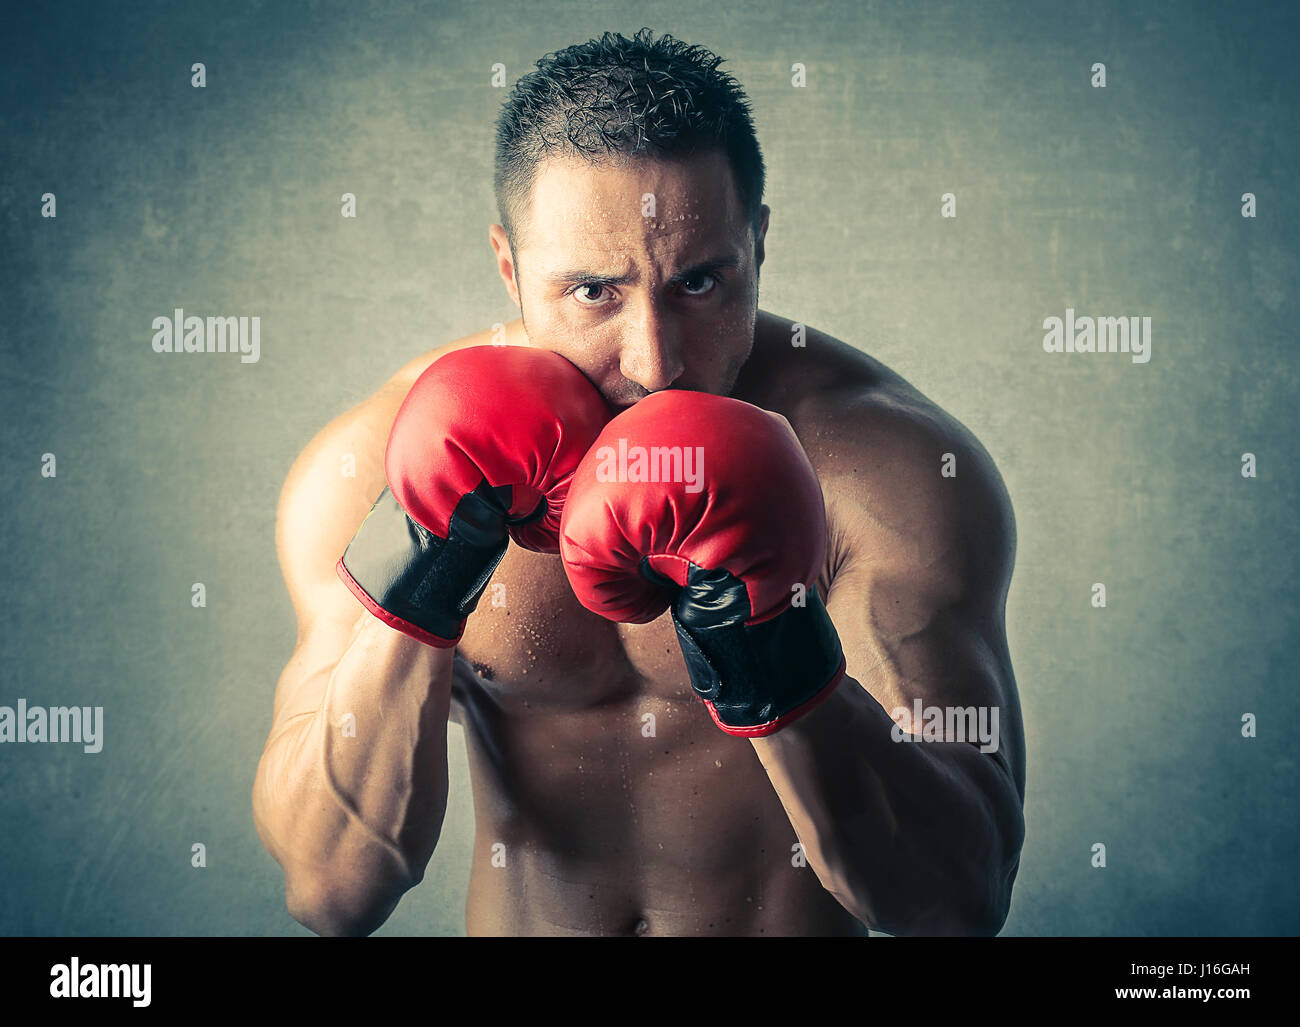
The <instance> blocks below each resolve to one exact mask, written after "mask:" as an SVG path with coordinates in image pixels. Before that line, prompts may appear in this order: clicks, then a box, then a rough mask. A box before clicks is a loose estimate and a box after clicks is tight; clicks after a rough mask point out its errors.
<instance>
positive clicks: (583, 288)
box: [573, 282, 605, 307]
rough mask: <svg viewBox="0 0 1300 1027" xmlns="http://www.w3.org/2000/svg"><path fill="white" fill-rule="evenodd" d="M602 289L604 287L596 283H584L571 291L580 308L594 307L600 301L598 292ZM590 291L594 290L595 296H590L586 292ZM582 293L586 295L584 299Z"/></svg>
mask: <svg viewBox="0 0 1300 1027" xmlns="http://www.w3.org/2000/svg"><path fill="white" fill-rule="evenodd" d="M604 288H605V287H604V286H603V285H600V284H599V283H597V282H584V283H583V284H582V285H580V286H578V287H577V288H576V289H574V290H573V295H574V297H576V298H577V300H578V303H579V305H580V306H584V307H594V306H595V305H596V303H597V302H599V300H600V296H599V293H600V291H601V290H602V289H604ZM591 289H594V290H596V292H597V295H595V296H592V295H591V294H590V293H589V292H588V290H591ZM584 293H586V294H587V295H586V298H585V299H584V298H583V294H584Z"/></svg>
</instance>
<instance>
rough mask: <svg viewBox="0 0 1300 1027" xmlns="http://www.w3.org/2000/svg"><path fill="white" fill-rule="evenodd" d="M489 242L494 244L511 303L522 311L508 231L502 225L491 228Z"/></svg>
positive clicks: (498, 267) (498, 265)
mask: <svg viewBox="0 0 1300 1027" xmlns="http://www.w3.org/2000/svg"><path fill="white" fill-rule="evenodd" d="M488 242H490V243H491V244H492V251H493V252H494V253H495V254H496V261H497V274H499V275H500V276H501V281H502V282H504V283H505V287H506V292H508V293H509V294H510V300H511V302H513V303H514V305H515V306H516V307H519V308H520V309H521V310H522V309H523V307H522V306H521V305H520V302H519V280H518V277H517V276H516V274H515V257H514V254H513V253H512V252H511V251H510V240H509V238H507V236H506V230H505V229H504V228H503V227H502V226H501V225H493V226H491V227H490V228H489V229H488Z"/></svg>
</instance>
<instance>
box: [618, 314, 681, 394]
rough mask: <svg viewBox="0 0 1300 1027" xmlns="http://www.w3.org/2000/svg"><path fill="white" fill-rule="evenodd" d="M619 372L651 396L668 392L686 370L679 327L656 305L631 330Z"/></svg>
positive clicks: (622, 352) (627, 331)
mask: <svg viewBox="0 0 1300 1027" xmlns="http://www.w3.org/2000/svg"><path fill="white" fill-rule="evenodd" d="M619 370H620V371H622V372H623V377H624V378H626V379H628V381H632V382H636V384H637V385H640V386H641V387H642V388H643V389H645V390H646V391H647V392H658V391H659V390H660V389H666V388H668V387H669V386H671V385H672V383H673V382H675V381H676V380H677V379H678V378H680V377H681V375H682V372H683V371H685V370H686V365H685V363H683V361H682V338H681V333H680V331H679V330H678V328H677V324H676V322H675V320H674V319H673V318H672V317H671V316H666V315H665V314H664V312H663V311H662V310H660V309H659V308H658V306H657V305H656V304H654V303H647V304H646V305H645V306H644V307H643V308H642V313H641V317H640V318H639V320H638V321H637V322H636V323H634V324H629V325H628V326H627V329H626V334H625V336H624V338H623V347H622V350H621V351H620V353H619Z"/></svg>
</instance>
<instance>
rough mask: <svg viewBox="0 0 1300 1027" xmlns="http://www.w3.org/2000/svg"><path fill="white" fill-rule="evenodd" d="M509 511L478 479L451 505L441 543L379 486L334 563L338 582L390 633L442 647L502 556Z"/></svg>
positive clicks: (451, 641) (457, 633) (453, 638)
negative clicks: (448, 527)
mask: <svg viewBox="0 0 1300 1027" xmlns="http://www.w3.org/2000/svg"><path fill="white" fill-rule="evenodd" d="M508 509H509V505H508V504H507V505H506V506H504V507H503V506H502V505H501V499H500V497H499V496H498V494H497V490H494V489H492V488H491V487H490V486H488V484H487V482H486V481H485V482H483V483H481V484H480V485H479V487H478V488H477V489H475V490H474V491H473V492H471V493H469V494H467V495H466V496H465V497H464V498H463V499H462V500H461V501H460V503H459V504H458V505H457V507H456V512H455V513H454V514H453V515H452V518H451V531H450V533H449V537H447V538H445V539H444V538H442V537H440V536H438V535H435V534H434V533H433V532H431V531H429V529H427V528H425V527H424V526H423V525H422V524H419V523H417V522H416V521H414V520H413V519H412V518H411V517H410V516H409V515H408V514H407V513H406V511H405V510H404V509H402V506H401V504H399V503H398V502H397V499H396V498H395V497H394V496H393V494H392V492H391V491H390V490H389V489H388V488H385V489H384V491H383V492H382V493H381V494H380V496H379V499H378V500H376V502H375V505H374V506H373V507H372V508H371V510H370V513H369V514H367V515H366V519H365V520H364V521H363V522H362V523H361V527H360V528H359V529H357V533H356V535H355V536H354V537H353V539H352V542H351V543H350V544H349V545H348V548H347V550H346V551H345V552H344V554H343V556H342V558H341V559H340V560H339V562H338V567H337V570H338V574H339V577H340V578H341V579H342V580H343V584H345V585H346V586H347V587H348V588H349V590H351V592H352V594H353V595H355V596H356V597H357V599H359V600H360V601H361V603H362V605H364V606H365V607H366V609H368V610H369V611H370V612H371V613H372V614H374V615H375V616H376V617H378V618H379V619H380V620H382V621H383V622H384V623H385V624H387V625H388V626H389V627H392V628H396V629H397V630H398V631H401V632H404V633H405V634H407V635H410V636H411V637H412V638H416V639H419V640H420V641H421V642H424V643H425V644H426V645H432V646H437V647H438V648H440V649H449V648H451V647H452V646H454V645H455V644H456V643H457V642H458V641H460V637H461V634H462V633H463V632H464V630H465V620H466V618H467V617H469V615H470V614H471V613H473V612H474V609H475V607H477V606H478V601H479V598H480V597H481V596H482V595H483V590H484V589H485V588H487V583H488V581H489V579H490V578H491V577H492V573H493V572H494V571H495V570H496V568H497V565H498V564H499V563H500V562H501V558H502V557H503V556H504V555H505V552H506V547H507V546H508V545H509V538H508V536H507V534H506V527H505V525H506V521H505V515H506V511H507V510H508Z"/></svg>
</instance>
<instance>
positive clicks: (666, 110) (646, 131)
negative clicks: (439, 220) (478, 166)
mask: <svg viewBox="0 0 1300 1027" xmlns="http://www.w3.org/2000/svg"><path fill="white" fill-rule="evenodd" d="M722 63H723V58H721V57H718V56H716V55H715V54H713V53H712V52H710V51H708V50H706V49H704V48H703V47H700V46H689V45H687V44H686V43H683V42H682V41H681V40H678V39H674V38H673V37H672V36H670V35H668V34H667V33H665V34H663V35H661V36H660V37H659V38H658V39H655V38H654V36H653V33H652V32H651V31H650V29H648V28H643V29H641V30H640V31H639V32H637V33H636V35H635V36H634V37H633V38H631V39H628V38H627V37H626V36H623V35H621V34H619V33H616V32H606V33H605V34H604V35H602V36H601V37H600V38H599V39H592V40H591V41H589V42H586V43H580V44H577V45H575V46H570V47H567V48H566V49H563V50H558V51H555V52H553V53H548V54H546V55H545V56H544V57H543V58H542V59H541V60H539V61H538V62H537V70H536V71H532V72H529V73H528V74H527V75H525V76H523V77H522V78H521V79H519V81H518V82H516V83H515V84H514V87H513V88H512V89H511V91H510V95H509V96H508V97H507V98H506V101H505V104H504V106H503V107H502V110H501V114H500V117H499V118H498V119H497V136H496V165H495V174H494V176H493V185H494V188H495V190H496V200H497V210H498V213H499V214H500V217H501V224H502V227H504V228H505V230H506V235H507V237H508V238H509V240H510V246H511V249H512V250H513V249H514V247H515V241H516V237H517V236H516V233H517V232H518V231H519V228H520V226H521V222H522V220H523V217H524V215H525V214H526V208H525V205H526V203H527V199H528V197H529V196H530V195H531V192H532V186H533V179H534V176H535V175H536V169H537V165H538V163H539V162H540V161H542V160H544V159H546V158H547V157H551V156H577V157H580V158H582V159H585V160H588V161H590V162H591V163H593V164H599V163H601V162H602V161H604V160H607V159H619V157H620V156H622V157H623V158H627V157H636V156H641V155H643V154H645V155H654V156H662V157H677V156H685V155H689V154H692V153H695V152H696V151H698V150H708V149H713V148H720V149H721V150H722V151H723V153H724V154H725V155H726V157H727V160H728V162H729V163H730V165H731V170H732V174H733V175H734V176H735V180H736V187H737V190H738V192H739V194H740V200H741V203H742V204H743V207H744V211H745V216H746V218H747V220H748V221H749V223H750V224H751V225H752V226H753V228H754V234H755V236H757V234H758V230H759V223H760V213H761V209H762V205H763V178H764V169H763V154H762V152H761V151H760V150H759V146H758V138H757V136H756V135H755V134H754V123H753V118H752V111H751V108H750V105H749V100H748V99H747V98H746V96H745V93H744V90H743V89H741V87H740V83H739V82H737V81H736V80H735V78H733V77H732V76H731V75H729V74H727V73H726V72H722V71H719V70H718V65H720V64H722Z"/></svg>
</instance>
